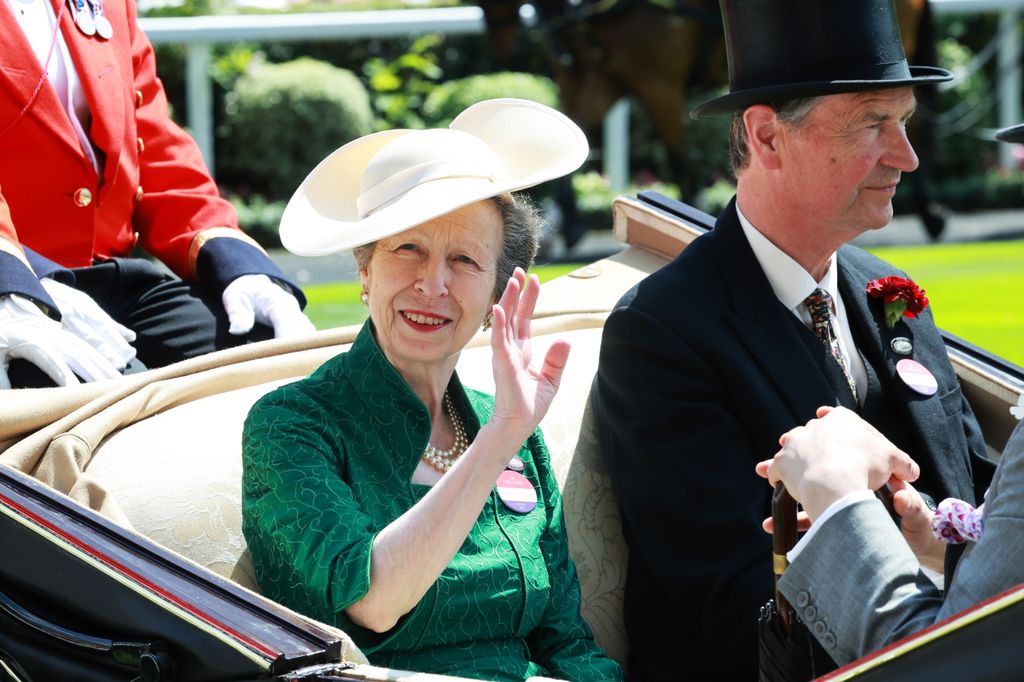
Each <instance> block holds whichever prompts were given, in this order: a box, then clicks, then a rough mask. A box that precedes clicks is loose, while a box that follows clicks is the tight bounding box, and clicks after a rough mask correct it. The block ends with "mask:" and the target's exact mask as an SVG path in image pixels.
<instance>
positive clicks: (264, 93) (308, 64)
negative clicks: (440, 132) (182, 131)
mask: <svg viewBox="0 0 1024 682" xmlns="http://www.w3.org/2000/svg"><path fill="white" fill-rule="evenodd" d="M224 110H225V114H226V116H225V118H224V121H223V123H222V125H221V127H220V130H219V131H218V133H219V134H218V147H217V168H218V172H219V177H220V179H221V181H222V182H223V183H224V184H225V185H227V186H229V187H232V188H234V189H235V191H236V192H238V193H239V194H241V195H243V196H245V195H247V194H249V193H256V194H262V195H264V196H266V197H268V198H275V199H283V198H287V197H289V196H291V194H292V192H294V191H295V188H296V187H298V186H299V184H300V183H301V182H302V180H303V179H304V178H305V177H306V174H307V173H309V171H310V170H312V169H313V168H314V167H315V166H316V165H317V164H318V163H319V162H320V161H321V160H322V159H323V158H324V157H326V156H327V155H328V154H330V153H331V152H333V151H334V150H335V149H337V148H338V147H340V146H341V145H343V144H345V143H346V142H349V141H351V140H353V139H355V138H357V137H360V136H362V135H365V134H367V133H369V132H371V131H372V129H373V114H372V113H371V111H370V101H369V97H368V96H367V93H366V89H365V88H364V87H363V85H362V83H361V82H360V81H359V79H357V78H356V77H355V75H353V74H352V73H351V72H350V71H346V70H344V69H339V68H337V67H334V66H331V65H330V64H325V63H324V62H318V61H316V60H313V59H309V58H302V59H297V60H295V61H292V62H285V63H283V64H266V63H261V62H260V61H258V60H253V61H252V62H250V64H249V68H248V70H247V71H246V73H245V74H244V75H242V76H241V77H239V78H238V79H237V80H236V81H235V84H234V88H233V89H232V90H231V92H229V93H228V95H227V97H226V98H225V102H224Z"/></svg>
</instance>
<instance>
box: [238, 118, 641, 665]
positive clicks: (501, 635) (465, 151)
mask: <svg viewBox="0 0 1024 682" xmlns="http://www.w3.org/2000/svg"><path fill="white" fill-rule="evenodd" d="M586 154H587V144H586V139H585V138H584V137H583V134H582V133H581V132H580V131H579V129H578V128H577V127H576V126H575V125H574V124H573V123H571V122H570V121H569V120H568V119H566V118H565V117H564V116H562V115H561V114H559V113H558V112H556V111H554V110H552V109H550V108H548V107H544V106H541V105H538V104H536V103H533V102H525V101H522V100H508V99H505V100H490V101H487V102H482V103H479V104H477V105H474V106H472V107H470V108H469V109H467V110H466V111H465V112H463V113H462V114H461V115H460V116H459V117H457V118H456V119H455V121H453V122H452V124H451V127H450V128H448V129H435V130H421V131H409V130H397V131H386V132H382V133H376V134H373V135H368V136H366V137H364V138H360V139H359V140H356V141H354V142H351V143H349V144H348V145H345V146H344V147H342V148H341V149H339V150H338V151H336V152H335V153H334V154H332V155H331V156H329V157H327V159H325V160H324V161H323V162H322V163H321V164H320V165H319V166H318V167H317V168H316V169H315V170H314V171H313V172H312V173H311V174H310V176H309V177H308V178H307V179H306V181H305V182H304V183H303V184H302V186H301V187H300V188H299V190H298V191H297V192H296V194H295V196H294V197H293V198H292V200H291V201H290V202H289V205H288V208H287V210H286V212H285V215H284V217H283V219H282V223H281V237H282V241H283V242H284V244H285V246H287V247H288V248H289V249H290V250H292V251H294V252H296V253H300V254H303V255H321V254H327V253H334V252H338V251H342V250H345V249H349V248H354V250H355V256H356V262H357V265H358V267H359V275H360V278H361V280H362V284H363V294H362V300H363V302H364V303H366V304H367V306H368V308H369V320H368V321H367V323H366V324H365V325H364V327H363V329H362V330H361V332H360V333H359V335H358V337H357V339H356V341H355V342H354V343H353V345H352V347H351V349H350V350H349V351H347V352H346V353H342V354H340V355H338V356H337V357H335V358H333V359H331V360H329V361H328V362H327V363H325V364H324V365H323V366H322V367H320V368H319V369H317V370H316V371H315V372H314V373H313V374H312V375H310V376H309V377H307V378H306V379H303V380H302V381H299V382H296V383H293V384H289V385H286V386H283V387H281V388H279V389H277V390H276V391H273V392H271V393H269V394H268V395H266V396H264V397H263V398H262V399H261V400H260V401H259V402H257V404H256V405H255V406H254V407H253V409H252V411H251V412H250V414H249V417H248V419H247V420H246V424H245V430H244V434H243V453H244V475H243V496H244V499H243V528H244V531H245V536H246V539H247V541H248V543H249V550H250V552H251V554H252V558H253V563H254V565H255V569H256V576H257V579H258V581H259V584H260V588H261V589H262V590H263V592H264V593H265V594H267V595H268V596H270V597H272V598H274V599H276V600H277V601H279V602H281V603H283V604H285V605H287V606H290V607H292V608H294V609H296V610H298V611H300V612H302V613H305V614H307V615H310V616H312V617H314V618H317V619H319V620H322V621H325V622H328V623H332V624H335V625H337V626H339V627H341V628H343V629H344V630H345V631H346V632H348V633H349V634H350V635H351V636H352V637H353V639H354V640H355V641H356V643H357V644H358V645H359V646H360V647H361V648H362V649H363V651H364V652H365V653H366V654H367V656H368V657H369V659H370V661H371V662H372V663H374V664H376V665H382V666H386V667H390V668H398V669H405V670H415V671H422V672H435V673H445V674H450V675H460V676H465V677H475V678H480V679H488V680H525V679H528V678H530V677H535V676H544V677H552V678H560V679H567V680H580V681H582V680H606V679H611V680H617V679H622V671H621V669H620V668H619V667H618V665H617V664H616V663H615V662H614V661H612V660H611V659H609V658H608V657H607V656H606V655H605V654H604V653H603V652H602V651H601V650H600V648H599V647H598V646H597V645H596V644H595V643H594V641H593V638H592V635H591V632H590V629H589V628H588V626H587V624H586V623H585V622H584V621H583V619H582V618H581V617H580V589H579V584H578V582H577V580H576V573H575V569H574V567H573V564H572V561H571V559H570V558H569V554H568V544H567V540H566V535H565V528H564V522H563V519H562V505H561V498H560V495H559V491H558V487H557V484H556V482H555V476H554V473H553V472H552V470H551V463H550V461H549V457H548V452H547V449H546V448H545V445H544V440H543V438H542V436H541V434H540V431H539V430H538V429H537V425H538V423H539V422H540V420H541V418H542V417H543V416H544V414H545V413H546V411H547V409H548V406H549V405H550V403H551V400H552V398H553V397H554V395H555V392H556V391H557V389H558V382H559V379H560V377H561V374H562V369H563V367H564V366H565V362H566V360H567V357H568V353H569V346H568V343H567V342H565V341H556V342H555V343H553V344H552V345H551V347H550V349H549V350H548V352H547V354H546V355H545V357H544V358H542V359H540V361H539V362H533V361H532V360H533V359H532V358H531V352H530V319H531V316H532V314H533V309H534V305H535V303H536V300H537V295H538V292H539V286H540V285H539V283H538V281H537V279H536V277H535V276H531V277H527V276H526V275H525V271H526V270H527V269H528V268H529V266H530V265H531V263H532V261H533V257H534V254H535V253H536V249H537V234H538V231H539V220H538V218H537V215H536V213H535V212H534V211H533V210H532V209H531V208H530V207H529V206H528V205H527V204H526V203H524V201H523V200H521V199H517V198H514V197H513V195H511V194H510V192H511V191H514V190H518V189H522V188H524V187H528V186H531V185H534V184H536V183H539V182H543V181H545V180H548V179H551V178H554V177H558V176H560V175H564V174H566V173H569V172H571V171H573V170H575V169H576V168H577V167H578V166H579V165H580V164H581V163H582V162H583V160H584V159H585V158H586ZM487 324H493V330H492V332H491V352H492V355H493V373H494V381H495V387H496V388H495V395H494V396H493V397H492V396H489V395H486V394H483V393H479V392H477V391H473V390H470V389H467V388H465V387H464V386H463V385H462V384H461V382H460V381H459V378H458V376H457V374H456V373H455V365H456V362H457V361H458V358H459V353H460V352H461V351H462V349H463V348H464V347H465V345H466V343H467V342H468V341H469V340H470V338H471V337H472V336H473V335H474V334H475V333H476V332H477V331H478V330H479V329H480V328H481V325H485V326H486V325H487ZM496 481H497V482H498V485H496Z"/></svg>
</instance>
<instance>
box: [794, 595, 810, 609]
mask: <svg viewBox="0 0 1024 682" xmlns="http://www.w3.org/2000/svg"><path fill="white" fill-rule="evenodd" d="M810 603H811V595H809V594H807V593H806V592H800V593H798V594H797V595H796V607H797V608H798V609H802V608H803V607H805V606H807V605H808V604H810Z"/></svg>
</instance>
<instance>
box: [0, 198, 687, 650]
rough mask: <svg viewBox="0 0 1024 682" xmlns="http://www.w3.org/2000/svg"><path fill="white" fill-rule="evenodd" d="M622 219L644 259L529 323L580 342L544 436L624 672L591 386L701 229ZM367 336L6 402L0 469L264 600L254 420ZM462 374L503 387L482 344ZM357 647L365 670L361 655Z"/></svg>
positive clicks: (596, 270) (552, 293) (619, 260)
mask: <svg viewBox="0 0 1024 682" xmlns="http://www.w3.org/2000/svg"><path fill="white" fill-rule="evenodd" d="M648 214H651V215H648ZM615 215H616V222H617V224H618V227H617V230H618V232H619V234H620V238H623V240H624V241H625V240H626V239H629V240H630V241H633V242H634V248H629V249H626V250H625V251H623V252H621V253H619V254H617V255H615V256H612V257H610V258H607V259H604V260H600V261H598V262H596V263H593V264H590V265H588V266H585V267H583V268H580V269H579V270H577V271H576V272H574V273H572V274H570V275H568V276H565V277H562V278H559V279H558V280H554V281H552V282H548V283H546V284H545V285H544V286H543V287H542V291H541V298H540V301H539V303H538V308H537V311H536V313H535V318H534V348H535V349H536V352H537V353H543V352H544V350H545V349H546V346H547V344H549V343H550V342H551V341H552V340H553V339H555V338H565V339H568V340H569V341H570V342H571V344H572V352H571V355H570V359H569V363H568V365H567V368H566V374H565V376H564V377H563V380H562V384H561V388H560V390H559V393H558V396H557V397H556V399H555V402H554V404H553V405H552V407H551V409H550V411H549V413H548V415H547V416H546V418H545V419H544V421H543V422H542V424H541V427H542V429H543V431H544V434H545V439H546V441H547V443H548V446H549V448H550V451H551V455H552V460H553V462H554V465H555V468H556V472H557V476H558V480H559V483H560V485H561V487H562V491H563V496H564V500H565V516H566V524H567V529H568V534H569V542H570V549H571V553H572V556H573V559H574V560H575V563H576V567H577V571H578V573H579V577H580V583H581V588H582V591H583V602H584V606H583V615H584V617H585V618H586V619H587V621H588V622H589V623H590V625H591V626H592V627H593V629H594V632H595V637H596V638H597V640H598V642H599V643H600V644H601V645H602V646H604V647H605V648H606V649H607V650H608V652H609V653H610V654H611V655H612V656H613V657H615V658H616V659H618V660H620V661H622V662H624V661H625V658H626V654H627V646H628V645H627V640H626V635H625V630H624V628H623V624H622V594H623V586H624V584H625V566H626V545H625V542H624V540H623V538H622V533H621V530H620V526H619V511H618V508H617V505H616V503H615V500H614V497H613V495H612V493H611V487H610V481H609V479H608V474H607V471H606V469H605V467H604V463H603V460H602V459H601V456H600V452H599V450H598V446H597V439H596V434H595V433H594V430H593V422H592V419H591V415H590V409H589V402H588V398H589V393H590V385H591V382H592V379H593V376H594V372H595V370H596V367H597V358H598V352H599V349H600V340H601V329H602V325H603V323H604V320H605V318H606V317H607V315H608V312H609V311H610V310H611V307H612V306H613V305H614V304H615V302H616V301H617V300H618V298H619V296H621V295H622V293H623V292H624V291H625V290H626V289H628V288H629V287H630V286H632V285H633V284H634V283H635V282H637V281H639V279H641V278H642V277H643V276H645V275H646V274H647V273H649V272H651V271H653V270H655V269H657V268H658V267H660V266H661V265H663V264H664V263H665V262H666V260H667V259H668V258H670V257H672V256H674V255H675V253H677V252H678V251H679V250H681V249H682V248H683V246H684V245H685V243H688V241H689V240H690V239H692V238H693V237H694V236H695V235H696V234H697V232H696V231H694V232H692V233H686V234H682V232H683V231H680V230H679V229H678V226H674V227H668V226H660V227H658V228H657V229H641V228H643V226H644V225H645V224H646V223H652V224H653V223H657V222H658V221H651V220H649V219H650V218H651V216H652V215H653V212H652V211H651V209H649V208H646V207H643V206H641V205H639V204H636V203H635V202H628V201H627V202H621V201H620V202H619V203H618V204H617V206H616V210H615ZM648 227H649V226H648ZM357 331H358V327H348V328H341V329H335V330H328V331H323V332H318V333H317V334H315V335H313V336H310V337H308V338H305V339H302V340H299V341H291V340H284V341H270V342H265V343H261V344H253V345H251V346H246V347H243V348H238V349H232V350H229V351H223V352H220V353H214V354H211V355H208V356H205V357H201V358H196V359H194V360H190V361H187V362H183V363H178V364H176V365H173V366H171V367H166V368H163V369H159V370H154V371H150V372H147V373H144V374H141V375H135V376H131V377H124V378H122V379H119V380H116V381H111V382H103V383H98V384H91V385H85V386H80V387H75V388H72V389H42V390H36V391H19V392H17V393H18V396H16V397H15V396H14V395H13V394H12V393H11V392H8V395H3V396H0V403H5V402H6V403H8V404H9V406H10V407H11V411H10V412H8V413H11V414H18V415H20V416H19V418H17V419H15V420H13V422H12V423H5V425H4V426H0V449H2V450H3V453H2V454H0V462H3V463H5V464H8V465H10V466H13V467H15V468H18V469H20V470H22V471H25V472H28V473H31V474H32V475H33V476H35V477H36V478H38V479H40V480H42V481H43V482H45V483H47V484H49V485H51V486H53V487H54V488H56V489H57V490H59V491H61V492H63V493H66V494H68V495H69V496H70V497H71V498H72V499H74V500H76V501H78V502H79V503H81V504H84V505H86V506H89V507H91V508H93V509H96V510H98V511H100V512H102V513H104V514H106V515H107V516H108V517H110V518H111V519H113V520H114V521H116V522H117V523H119V524H121V525H123V526H125V527H128V528H131V529H133V530H135V531H137V532H139V533H141V534H142V535H145V536H147V537H149V538H150V539H152V540H154V541H156V542H158V543H159V544H160V545H162V546H164V547H166V548H167V549H170V550H172V551H174V552H176V553H178V554H180V555H182V556H183V557H185V558H187V559H189V560H191V561H192V562H194V563H196V564H199V565H200V566H203V567H204V568H206V569H208V570H210V571H213V572H214V573H217V574H219V575H221V576H223V577H227V578H230V579H232V580H234V581H235V582H237V583H239V584H240V585H242V586H244V587H246V588H248V589H251V590H253V591H258V586H257V585H256V583H255V580H254V578H253V572H252V566H251V563H250V561H249V557H248V553H247V551H246V546H245V540H244V538H243V536H242V532H241V486H240V481H241V466H242V465H241V447H240V443H241V429H242V423H243V420H244V418H245V415H246V414H247V412H248V410H249V408H250V406H251V405H252V404H253V402H255V400H257V399H258V398H259V397H260V396H262V395H263V394H265V393H266V392H268V391H270V390H272V389H273V388H275V387H276V386H278V385H281V384H282V383H285V382H289V381H294V380H296V379H298V378H301V377H303V376H305V375H306V374H308V373H309V372H310V371H312V370H313V369H315V368H316V367H317V366H319V365H320V364H321V363H322V362H324V361H325V360H327V359H328V358H330V357H331V356H333V355H334V354H336V353H339V352H344V351H345V350H346V348H347V347H348V344H350V343H351V342H352V340H353V339H354V338H355V334H356V333H357ZM458 371H459V375H460V377H461V378H462V380H463V382H464V383H466V384H467V385H469V386H472V387H474V388H478V389H481V390H485V391H493V380H492V374H491V366H490V350H489V345H488V337H487V336H486V334H484V333H480V334H478V335H477V337H475V338H474V339H473V341H472V342H471V343H470V346H469V348H467V349H466V351H465V352H464V353H463V354H462V357H461V359H460V361H459V365H458ZM2 408H3V405H0V409H2ZM4 411H5V412H7V410H4ZM349 651H350V654H351V656H352V657H353V658H354V659H359V658H361V655H360V654H359V653H358V652H357V651H355V648H354V647H350V649H349Z"/></svg>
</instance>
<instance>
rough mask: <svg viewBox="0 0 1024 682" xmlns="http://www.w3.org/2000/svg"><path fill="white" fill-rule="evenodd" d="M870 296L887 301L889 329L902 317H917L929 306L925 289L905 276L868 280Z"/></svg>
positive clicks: (886, 313) (886, 315) (886, 316)
mask: <svg viewBox="0 0 1024 682" xmlns="http://www.w3.org/2000/svg"><path fill="white" fill-rule="evenodd" d="M867 292H868V296H870V297H871V298H880V299H882V301H884V302H885V323H886V324H887V325H889V329H892V328H893V327H895V326H896V322H898V321H899V319H900V317H917V316H918V314H919V313H920V312H921V311H922V310H924V309H925V308H927V307H928V297H927V296H925V295H924V289H922V288H921V287H919V286H917V285H916V284H914V283H913V282H912V281H910V280H909V279H907V278H905V277H879V278H878V279H874V280H871V281H870V282H868V288H867Z"/></svg>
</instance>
